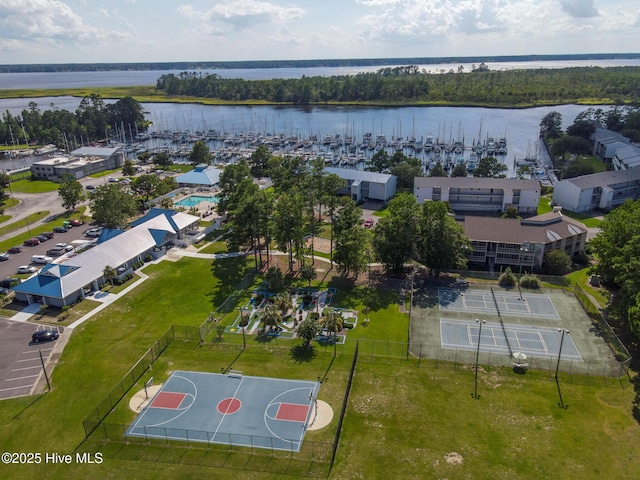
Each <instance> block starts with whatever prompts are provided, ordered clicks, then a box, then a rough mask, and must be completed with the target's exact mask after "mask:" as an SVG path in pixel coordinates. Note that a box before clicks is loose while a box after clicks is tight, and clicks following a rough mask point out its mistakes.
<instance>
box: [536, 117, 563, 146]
mask: <svg viewBox="0 0 640 480" xmlns="http://www.w3.org/2000/svg"><path fill="white" fill-rule="evenodd" d="M560 135H562V114H560V112H556V111H553V112H549V113H547V114H546V115H545V116H544V117H542V120H540V136H541V137H542V138H544V139H545V140H549V139H553V138H558V137H559V136H560Z"/></svg>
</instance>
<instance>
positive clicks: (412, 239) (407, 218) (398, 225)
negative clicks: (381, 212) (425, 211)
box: [372, 193, 420, 272]
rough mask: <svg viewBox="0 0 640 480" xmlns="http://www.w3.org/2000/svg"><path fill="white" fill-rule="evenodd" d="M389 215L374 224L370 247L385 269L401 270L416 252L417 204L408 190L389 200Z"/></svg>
mask: <svg viewBox="0 0 640 480" xmlns="http://www.w3.org/2000/svg"><path fill="white" fill-rule="evenodd" d="M388 210H389V215H387V216H386V217H382V218H381V219H380V220H379V221H378V223H377V224H376V226H375V228H374V232H373V233H374V234H373V240H372V243H373V250H374V252H375V253H376V257H377V258H378V259H379V260H380V261H381V262H382V264H383V265H384V267H385V269H386V270H391V271H394V272H401V271H402V269H403V267H404V264H405V263H406V262H408V261H409V260H411V259H412V258H413V257H414V255H415V252H416V242H417V240H418V239H417V236H418V222H419V219H418V215H419V212H420V207H419V205H418V203H417V202H416V198H415V197H414V196H413V195H412V194H410V193H401V194H398V195H397V196H395V197H394V198H393V199H392V200H391V201H390V202H389V207H388Z"/></svg>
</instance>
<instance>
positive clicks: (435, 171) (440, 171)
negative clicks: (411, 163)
mask: <svg viewBox="0 0 640 480" xmlns="http://www.w3.org/2000/svg"><path fill="white" fill-rule="evenodd" d="M428 176H429V177H448V176H449V175H448V174H447V171H446V170H445V169H444V167H443V166H442V163H441V162H436V164H435V166H433V167H432V168H431V169H430V170H429V175H428Z"/></svg>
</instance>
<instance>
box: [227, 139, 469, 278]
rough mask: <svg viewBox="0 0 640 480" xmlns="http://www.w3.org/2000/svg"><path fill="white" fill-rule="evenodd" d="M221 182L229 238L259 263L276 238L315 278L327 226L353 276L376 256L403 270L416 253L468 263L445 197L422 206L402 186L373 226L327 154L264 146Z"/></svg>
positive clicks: (424, 258)
mask: <svg viewBox="0 0 640 480" xmlns="http://www.w3.org/2000/svg"><path fill="white" fill-rule="evenodd" d="M254 176H255V177H261V176H269V177H270V178H271V180H272V182H273V187H272V188H269V189H260V188H259V187H258V186H257V184H256V183H255V182H254V181H253V180H254ZM219 186H220V192H219V195H218V199H219V201H218V212H219V213H220V214H226V217H227V222H226V224H225V225H224V227H223V230H224V237H225V239H226V241H227V243H228V245H229V246H230V247H239V246H248V247H250V248H251V249H252V250H253V251H254V252H255V256H256V264H257V265H259V266H265V265H266V266H267V267H268V266H269V265H268V262H269V258H270V256H269V251H270V248H271V245H272V244H275V245H276V246H277V248H278V249H279V250H280V251H283V252H286V253H287V254H288V264H289V270H290V271H291V272H293V271H294V265H295V263H296V262H297V264H298V268H297V270H298V272H300V275H301V276H302V275H303V274H304V275H305V276H306V277H307V278H312V276H313V272H312V269H313V261H314V260H313V256H314V238H315V236H316V235H317V234H319V233H320V232H321V231H323V230H325V231H326V230H328V233H329V240H330V249H329V250H330V252H331V253H330V254H329V255H330V258H331V260H332V261H333V262H334V263H335V264H336V266H337V270H338V272H339V273H341V274H343V275H347V276H348V275H354V276H356V277H357V276H358V275H360V274H362V273H364V272H365V271H366V268H367V266H368V265H369V264H370V263H372V262H375V261H379V262H381V263H382V264H383V265H384V267H385V269H386V270H389V271H401V270H402V268H403V267H404V265H405V263H407V262H409V261H411V260H418V261H420V262H422V263H423V264H424V265H426V266H427V267H430V268H432V269H435V270H442V269H445V268H454V267H456V268H458V267H464V266H465V265H466V257H465V253H466V251H467V250H466V247H468V245H469V241H468V239H467V238H466V236H465V235H464V232H463V230H462V227H460V226H459V225H458V224H457V223H456V222H455V221H454V220H453V218H451V217H450V216H449V214H448V208H447V205H446V204H444V203H440V202H427V203H426V204H424V205H418V204H417V201H416V199H415V197H414V196H413V195H412V194H411V193H401V194H398V195H397V196H396V197H395V198H394V199H393V200H392V201H391V202H390V204H389V215H388V216H386V217H384V218H382V219H381V220H380V221H379V222H378V225H377V226H376V227H374V228H373V229H371V230H370V229H367V228H365V227H364V226H363V221H362V209H361V208H360V207H359V206H358V205H357V204H356V202H355V201H354V200H353V199H352V198H351V197H349V196H340V195H339V193H340V191H341V190H342V188H343V187H344V186H345V182H344V180H343V179H341V178H340V177H338V176H337V175H335V174H329V173H327V172H326V171H325V168H324V161H323V160H322V159H317V160H315V161H313V162H311V163H310V164H307V163H305V162H303V161H302V160H301V159H300V158H282V157H278V156H273V155H271V154H270V152H269V151H268V149H266V148H264V147H258V149H256V151H255V152H254V154H253V155H252V156H251V157H250V158H249V160H248V161H242V162H240V163H237V164H232V165H228V166H227V167H226V168H225V169H224V171H223V172H222V174H221V175H220V182H219ZM325 236H326V233H325Z"/></svg>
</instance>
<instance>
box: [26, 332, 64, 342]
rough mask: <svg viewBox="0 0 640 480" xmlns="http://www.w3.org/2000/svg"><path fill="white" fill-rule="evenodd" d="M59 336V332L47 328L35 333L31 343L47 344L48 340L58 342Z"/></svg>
mask: <svg viewBox="0 0 640 480" xmlns="http://www.w3.org/2000/svg"><path fill="white" fill-rule="evenodd" d="M59 336H60V332H58V331H57V330H53V329H51V328H45V329H42V330H36V331H35V332H33V334H32V335H31V341H32V342H33V343H38V342H46V341H48V340H57V339H58V337H59Z"/></svg>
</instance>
